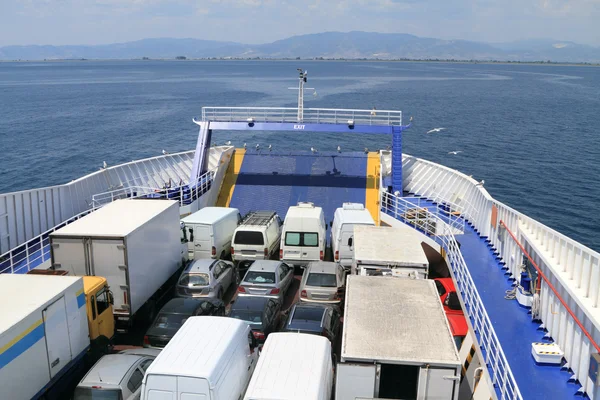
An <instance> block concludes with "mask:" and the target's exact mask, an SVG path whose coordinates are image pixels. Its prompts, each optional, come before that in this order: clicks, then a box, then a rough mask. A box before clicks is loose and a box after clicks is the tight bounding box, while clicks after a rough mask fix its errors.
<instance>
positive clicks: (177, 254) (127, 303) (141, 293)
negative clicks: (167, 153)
mask: <svg viewBox="0 0 600 400" xmlns="http://www.w3.org/2000/svg"><path fill="white" fill-rule="evenodd" d="M50 243H51V260H52V266H53V267H54V268H57V269H64V270H67V271H69V273H70V274H72V275H79V276H82V275H91V276H102V277H104V278H106V280H107V281H108V285H109V287H110V290H111V291H112V292H113V295H114V314H115V318H116V319H117V322H119V323H121V324H123V323H125V324H129V323H131V318H132V317H133V316H134V315H135V313H136V312H137V311H138V310H139V309H140V308H141V307H142V306H143V305H144V304H146V303H147V302H148V301H149V300H152V302H154V301H155V300H157V299H156V298H157V296H159V295H162V294H163V293H164V292H166V289H167V288H168V286H170V285H169V284H167V282H171V280H173V279H171V280H170V278H174V279H176V278H177V277H176V276H174V274H176V273H177V272H178V271H179V269H180V267H181V266H182V265H183V260H184V257H185V254H184V252H183V249H184V247H183V246H182V244H181V239H180V223H179V203H178V202H177V201H173V200H145V199H144V200H141V199H138V200H132V199H128V200H117V201H115V202H113V203H110V204H108V205H106V206H104V207H102V208H100V209H98V210H96V211H94V212H92V213H91V214H89V215H86V216H85V217H83V218H81V219H80V220H77V221H75V222H72V223H71V224H69V225H67V226H65V227H63V228H61V229H59V230H57V231H55V232H53V233H52V234H50ZM165 284H167V285H165ZM159 289H163V290H162V291H160V292H158V293H157V291H159ZM152 304H153V303H149V305H152ZM149 308H150V309H152V307H149Z"/></svg>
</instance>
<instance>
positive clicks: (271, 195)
mask: <svg viewBox="0 0 600 400" xmlns="http://www.w3.org/2000/svg"><path fill="white" fill-rule="evenodd" d="M366 170H367V155H366V154H364V153H346V152H345V153H342V154H339V153H323V152H320V153H318V154H313V153H306V152H297V153H285V154H283V153H269V152H265V151H262V152H260V153H257V152H255V151H248V152H247V153H246V155H245V156H244V160H243V163H242V166H241V169H240V172H239V174H238V177H237V181H236V184H235V189H234V191H233V196H232V199H231V203H230V204H229V206H230V207H235V208H238V209H239V210H240V212H241V214H242V215H244V214H245V213H247V212H248V211H251V210H273V211H276V212H277V213H278V214H279V216H280V217H281V218H282V219H284V218H285V215H286V213H287V210H288V208H289V207H290V206H294V205H296V204H298V202H299V201H310V202H313V203H314V204H315V206H319V207H323V211H324V213H325V221H326V222H327V223H329V222H330V221H331V220H332V219H333V213H334V212H335V209H336V208H338V207H341V206H342V203H344V202H356V203H361V204H364V202H365V189H366V185H367V177H366Z"/></svg>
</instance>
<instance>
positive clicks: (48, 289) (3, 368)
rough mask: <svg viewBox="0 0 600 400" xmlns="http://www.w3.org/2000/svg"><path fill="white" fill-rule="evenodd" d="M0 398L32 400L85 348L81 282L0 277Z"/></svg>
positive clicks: (63, 278)
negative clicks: (0, 308) (0, 392)
mask: <svg viewBox="0 0 600 400" xmlns="http://www.w3.org/2000/svg"><path fill="white" fill-rule="evenodd" d="M0 303H1V304H2V313H1V314H0V387H2V395H1V396H0V397H2V398H5V399H11V400H20V399H31V398H37V397H39V396H40V395H42V394H44V393H45V391H46V390H47V389H49V388H50V387H51V386H52V385H53V383H54V382H56V381H57V380H58V379H60V378H61V376H62V375H64V374H65V373H66V371H68V370H69V369H70V368H71V367H73V366H74V365H75V364H76V363H78V362H80V361H81V360H82V358H83V356H84V355H85V353H86V351H87V348H88V347H89V345H90V342H89V337H88V323H87V316H86V307H85V297H84V294H83V280H82V278H81V277H70V276H43V275H27V274H23V275H21V274H1V275H0Z"/></svg>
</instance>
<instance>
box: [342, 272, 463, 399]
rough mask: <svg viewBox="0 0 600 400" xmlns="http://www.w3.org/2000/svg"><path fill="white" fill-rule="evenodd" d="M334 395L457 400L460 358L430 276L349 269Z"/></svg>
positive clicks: (354, 397) (343, 396)
mask: <svg viewBox="0 0 600 400" xmlns="http://www.w3.org/2000/svg"><path fill="white" fill-rule="evenodd" d="M345 303H346V304H345V316H344V328H343V332H342V350H341V355H340V362H339V363H338V364H337V372H336V384H335V399H336V400H355V399H356V398H365V399H373V398H389V399H436V400H457V399H458V389H459V385H460V368H461V362H460V359H459V356H458V353H457V351H456V347H455V346H454V341H453V340H452V334H451V333H450V328H449V326H448V321H447V320H446V315H445V314H444V309H443V308H442V303H441V302H440V299H439V295H438V292H437V289H436V287H435V283H434V282H433V281H432V280H425V279H423V280H415V279H391V278H386V277H381V276H357V275H350V276H348V278H347V289H346V302H345Z"/></svg>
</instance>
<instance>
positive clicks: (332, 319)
mask: <svg viewBox="0 0 600 400" xmlns="http://www.w3.org/2000/svg"><path fill="white" fill-rule="evenodd" d="M340 316H341V313H340V309H339V307H338V306H335V305H331V304H318V303H297V304H295V305H294V306H293V307H292V308H291V310H290V314H289V316H288V318H287V321H286V322H285V325H284V326H283V331H284V332H300V333H308V334H312V335H320V336H325V337H326V338H327V339H329V341H330V342H331V345H332V348H335V345H336V343H337V339H338V335H339V333H340V324H341V323H340Z"/></svg>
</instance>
